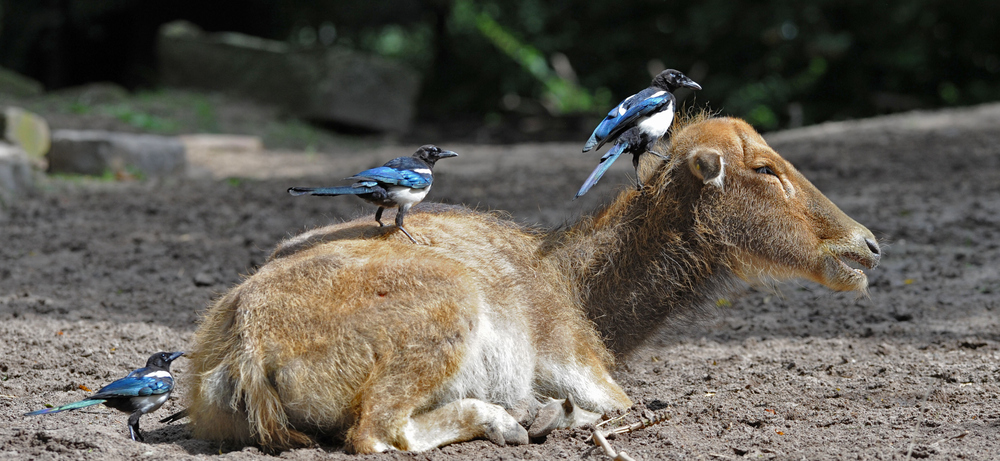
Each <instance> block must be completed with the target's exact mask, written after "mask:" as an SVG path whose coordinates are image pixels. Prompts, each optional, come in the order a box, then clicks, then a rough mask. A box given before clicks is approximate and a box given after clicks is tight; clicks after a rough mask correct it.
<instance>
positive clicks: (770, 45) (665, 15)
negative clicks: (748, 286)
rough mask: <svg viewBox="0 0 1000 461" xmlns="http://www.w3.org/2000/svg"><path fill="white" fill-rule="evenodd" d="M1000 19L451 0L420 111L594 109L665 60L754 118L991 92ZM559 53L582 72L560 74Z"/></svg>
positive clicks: (884, 108) (845, 5)
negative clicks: (571, 76) (525, 104)
mask: <svg viewBox="0 0 1000 461" xmlns="http://www.w3.org/2000/svg"><path fill="white" fill-rule="evenodd" d="M998 18H1000V2H991V1H973V2H969V3H967V4H965V5H964V6H963V7H961V8H958V7H956V6H955V5H952V4H947V3H942V2H937V1H931V0H887V1H884V2H876V3H872V2H860V1H848V2H844V1H843V0H836V1H835V0H812V1H809V2H800V1H795V0H769V1H766V2H760V1H750V0H707V1H705V2H681V1H677V0H665V1H657V2H650V1H647V0H620V1H616V2H587V3H582V2H571V1H570V0H550V1H545V0H457V1H455V2H454V3H452V4H451V12H450V15H449V16H448V17H447V24H446V25H447V27H444V28H442V29H440V30H443V31H444V33H445V34H446V36H445V37H444V39H443V40H439V41H437V42H434V43H437V44H438V45H441V46H439V47H437V48H436V49H435V50H434V65H432V66H429V67H430V68H431V69H432V70H431V74H432V75H431V76H430V79H429V80H428V86H427V88H426V91H427V92H426V94H425V98H424V101H423V103H424V107H423V108H422V110H424V112H425V113H434V114H451V113H455V112H462V111H472V112H478V113H484V114H485V113H490V112H498V111H499V112H502V111H504V110H506V109H505V108H504V107H503V104H502V103H501V101H502V100H503V96H504V95H505V94H511V93H513V94H517V95H520V96H521V97H522V98H529V99H535V100H537V101H541V102H542V103H543V104H545V105H547V106H548V105H551V102H553V101H554V102H555V103H556V104H554V107H557V108H558V110H556V111H554V112H557V113H565V112H573V111H581V110H582V111H591V110H592V111H597V112H600V111H602V110H606V109H608V108H610V104H608V102H611V103H613V102H614V101H618V100H620V99H621V98H624V97H625V96H628V95H629V94H632V93H634V92H635V91H636V90H638V89H640V88H643V87H644V86H646V85H648V84H649V81H650V78H651V73H652V71H655V70H658V69H659V68H661V67H660V66H665V67H671V68H676V69H680V70H682V71H684V72H686V73H688V74H689V75H690V76H691V77H692V78H694V79H695V80H696V81H698V82H699V83H701V84H702V86H703V87H704V90H703V91H700V92H698V93H697V98H698V101H699V102H700V103H707V104H708V105H710V106H711V107H713V108H715V109H719V110H722V111H723V112H724V113H727V114H732V115H737V116H741V117H745V118H747V119H748V120H750V121H751V122H752V123H754V124H755V125H757V126H758V128H763V129H776V128H782V127H787V126H789V125H790V124H799V123H802V124H810V123H817V122H821V121H825V120H835V119H844V118H856V117H865V116H871V115H875V114H879V113H888V112H896V111H902V110H911V109H915V108H933V107H940V106H951V105H960V104H973V103H978V102H984V101H992V100H998V99H1000V27H998V26H1000V24H998V21H1000V19H998ZM556 55H564V56H565V57H566V58H568V61H569V62H570V63H572V67H573V70H574V71H575V74H576V75H577V76H578V82H574V81H573V80H568V79H560V78H558V77H559V75H558V74H556V73H555V72H554V71H553V66H552V60H553V57H554V56H556ZM553 75H556V78H553V77H552V76H553ZM601 89H606V90H603V91H605V93H604V95H603V96H602V97H600V98H598V97H597V96H596V95H600V94H602V93H600V91H602V90H601ZM588 97H589V98H590V99H589V100H588Z"/></svg>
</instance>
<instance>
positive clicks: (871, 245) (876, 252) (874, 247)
mask: <svg viewBox="0 0 1000 461" xmlns="http://www.w3.org/2000/svg"><path fill="white" fill-rule="evenodd" d="M865 245H868V249H869V250H871V252H872V255H873V256H874V257H875V262H878V260H879V258H881V257H882V252H881V250H880V249H879V247H878V242H876V241H875V239H869V238H866V239H865Z"/></svg>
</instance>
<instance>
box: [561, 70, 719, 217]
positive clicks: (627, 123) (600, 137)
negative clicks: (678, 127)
mask: <svg viewBox="0 0 1000 461" xmlns="http://www.w3.org/2000/svg"><path fill="white" fill-rule="evenodd" d="M678 88H691V89H694V90H700V89H701V85H698V84H697V83H695V82H694V81H693V80H691V79H690V78H688V76H686V75H684V74H683V73H681V72H680V71H677V70H674V69H667V70H665V71H663V72H660V73H659V75H657V76H656V77H655V78H653V83H652V84H650V86H649V88H646V89H644V90H642V91H640V92H638V93H636V94H634V95H632V96H629V97H628V98H626V99H625V100H624V101H622V102H620V103H619V104H618V105H617V106H615V108H614V109H611V112H608V116H607V117H604V120H603V121H601V123H600V124H599V125H597V128H596V129H595V130H594V133H593V134H592V135H590V139H588V140H587V144H585V145H584V146H583V151H584V152H587V151H589V150H591V149H600V148H601V146H603V145H604V143H606V142H610V141H615V142H617V141H618V139H620V138H621V137H622V135H623V134H624V133H626V132H628V131H629V130H631V129H635V132H634V133H633V136H630V139H629V144H628V145H627V146H618V145H615V146H614V147H612V148H611V150H610V151H608V153H607V154H606V155H605V156H604V157H602V158H601V163H600V165H598V166H597V169H595V170H594V172H593V173H592V174H591V177H590V178H589V179H588V180H587V182H586V183H584V185H583V187H581V188H580V191H579V192H577V194H576V196H577V197H579V196H581V195H583V194H586V193H587V191H588V190H590V188H591V187H592V186H593V185H594V184H596V183H597V180H599V179H601V175H603V174H604V172H605V171H607V169H608V167H610V166H611V163H613V162H614V161H615V159H617V158H618V156H619V155H621V154H622V153H623V152H629V153H631V154H632V166H633V167H634V168H635V170H636V178H635V181H636V188H637V189H640V190H641V189H642V181H641V180H640V179H639V156H640V155H642V154H643V153H645V152H651V151H652V148H653V147H654V146H655V145H656V142H657V141H658V140H659V139H660V138H661V137H663V136H664V135H665V134H667V130H669V129H670V125H672V124H673V123H674V112H675V111H676V110H677V98H676V97H674V93H673V92H674V90H676V89H678ZM636 137H638V139H636ZM615 152H616V153H615ZM595 175H596V176H595ZM591 179H593V181H591Z"/></svg>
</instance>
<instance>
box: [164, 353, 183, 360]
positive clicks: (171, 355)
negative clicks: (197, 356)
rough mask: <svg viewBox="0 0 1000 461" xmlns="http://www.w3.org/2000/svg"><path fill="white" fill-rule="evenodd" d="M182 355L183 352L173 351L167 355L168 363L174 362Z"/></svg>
mask: <svg viewBox="0 0 1000 461" xmlns="http://www.w3.org/2000/svg"><path fill="white" fill-rule="evenodd" d="M182 355H184V353H183V352H171V353H170V355H168V356H167V363H170V362H173V361H174V360H176V359H177V358H178V357H180V356H182Z"/></svg>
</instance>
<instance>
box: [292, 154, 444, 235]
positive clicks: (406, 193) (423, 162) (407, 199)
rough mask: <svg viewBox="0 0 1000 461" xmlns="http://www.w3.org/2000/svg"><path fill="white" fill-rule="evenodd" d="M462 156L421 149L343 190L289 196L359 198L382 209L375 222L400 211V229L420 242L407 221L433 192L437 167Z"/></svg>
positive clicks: (307, 190)
mask: <svg viewBox="0 0 1000 461" xmlns="http://www.w3.org/2000/svg"><path fill="white" fill-rule="evenodd" d="M456 156H458V154H456V153H454V152H452V151H450V150H444V149H441V148H440V147H437V146H435V145H431V144H428V145H426V146H422V147H421V148H420V149H417V151H416V152H414V153H413V155H412V156H410V157H398V158H394V159H392V160H389V161H388V162H386V164H385V165H382V166H380V167H378V168H372V169H370V170H365V171H362V172H360V173H358V174H356V175H354V176H351V177H349V178H346V179H348V180H351V181H355V182H354V184H351V185H350V186H340V187H290V188H288V193H289V194H292V195H295V196H298V195H356V196H358V197H359V198H361V199H364V200H366V201H368V202H370V203H373V204H375V205H378V211H376V212H375V221H378V224H379V226H384V225H385V224H383V223H382V212H383V211H384V210H385V209H386V208H398V211H396V227H397V228H399V230H401V231H403V233H404V234H406V236H407V237H409V238H410V241H411V242H413V243H417V241H416V240H415V239H414V238H413V236H412V235H410V233H409V232H407V231H406V228H404V227H403V218H404V217H405V216H406V212H407V211H410V208H411V207H413V205H416V204H418V203H420V201H421V200H423V199H424V197H426V196H427V193H428V192H430V190H431V184H432V183H433V182H434V174H433V172H432V171H431V170H433V169H434V164H435V163H436V162H437V161H438V160H441V159H443V158H448V157H456Z"/></svg>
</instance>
